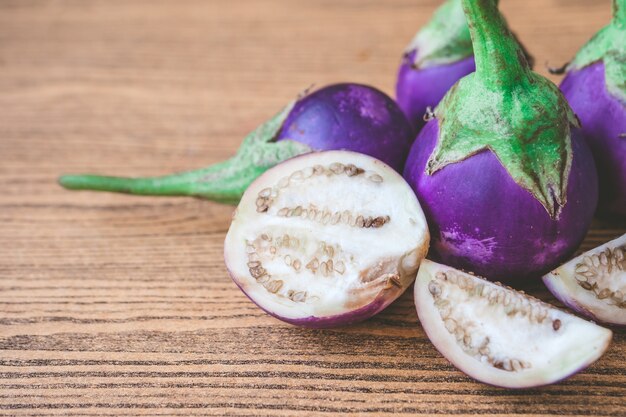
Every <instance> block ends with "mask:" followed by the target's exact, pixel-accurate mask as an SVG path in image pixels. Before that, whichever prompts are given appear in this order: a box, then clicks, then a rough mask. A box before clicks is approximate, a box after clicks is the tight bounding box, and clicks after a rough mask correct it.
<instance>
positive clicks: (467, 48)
mask: <svg viewBox="0 0 626 417" xmlns="http://www.w3.org/2000/svg"><path fill="white" fill-rule="evenodd" d="M413 51H416V53H415V56H414V57H413V62H412V65H413V67H414V68H428V67H433V66H437V65H445V64H452V63H454V62H458V61H460V60H462V59H465V58H468V57H470V56H472V39H471V38H470V33H469V28H468V27H467V21H466V20H465V15H464V14H463V8H462V7H461V0H447V1H446V2H445V3H444V4H443V5H441V6H440V7H439V8H438V9H437V10H436V11H435V13H434V15H433V17H432V18H431V20H430V21H429V22H428V23H427V24H426V25H425V26H424V27H423V28H422V29H421V30H420V31H419V32H417V34H416V35H415V37H414V38H413V40H411V43H410V44H409V46H408V47H407V48H406V50H405V53H406V54H407V55H408V54H410V53H412V52H413Z"/></svg>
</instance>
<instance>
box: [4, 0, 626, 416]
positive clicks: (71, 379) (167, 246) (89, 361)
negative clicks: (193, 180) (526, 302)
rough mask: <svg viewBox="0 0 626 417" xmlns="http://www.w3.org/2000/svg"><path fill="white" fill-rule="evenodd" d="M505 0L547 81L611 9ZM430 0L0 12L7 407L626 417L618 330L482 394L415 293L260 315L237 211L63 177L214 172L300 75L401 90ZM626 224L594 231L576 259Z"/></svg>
mask: <svg viewBox="0 0 626 417" xmlns="http://www.w3.org/2000/svg"><path fill="white" fill-rule="evenodd" d="M501 3H502V8H503V10H504V12H505V13H506V15H507V16H508V17H509V21H510V22H511V25H512V26H513V27H514V29H515V31H516V32H517V33H518V35H519V36H520V37H521V38H522V39H523V40H524V41H525V43H526V45H527V46H528V47H529V48H530V50H531V51H532V52H533V54H534V55H535V57H536V58H537V62H538V70H539V72H541V73H542V74H545V73H546V71H545V70H544V68H543V64H544V62H546V61H549V62H550V63H551V64H553V65H557V64H561V63H562V62H564V61H566V60H568V59H569V58H570V57H571V56H572V55H573V53H574V52H575V51H576V50H577V48H578V47H579V46H580V45H582V43H583V42H584V41H585V40H586V39H587V38H589V37H590V36H591V35H592V34H593V33H594V32H595V31H596V30H597V29H599V28H600V27H601V26H603V25H604V24H605V22H607V21H608V19H609V13H610V10H609V9H610V7H609V1H608V0H607V1H596V0H576V1H573V0H506V1H502V2H501ZM438 4H439V1H438V0H421V1H420V0H384V1H383V0H380V1H365V0H332V1H331V0H309V1H292V0H236V1H235V0H210V1H201V0H189V1H187V0H186V1H177V2H173V1H147V0H127V1H121V0H115V1H78V0H67V1H60V0H56V1H55V0H49V1H43V0H19V1H18V0H0V108H1V109H2V111H0V155H1V156H2V158H1V160H2V163H0V186H1V190H2V191H1V192H0V194H1V195H0V414H2V415H16V416H25V415H29V416H52V415H62V416H113V415H123V416H139V415H141V416H145V415H152V416H165V415H172V416H194V415H236V416H265V415H281V416H293V415H297V416H305V415H311V416H313V415H315V416H318V415H346V414H355V415H389V414H405V415H413V414H426V415H433V414H441V415H471V414H483V413H484V414H491V415H512V414H515V415H557V414H558V415H603V416H609V415H611V416H623V415H626V401H625V399H624V398H625V397H626V376H625V374H626V336H625V332H624V330H619V329H616V330H615V337H614V341H613V344H612V346H611V348H610V350H609V351H608V352H607V354H606V355H605V356H604V357H603V358H602V359H601V360H600V361H599V362H597V363H596V364H595V365H593V366H592V367H591V368H589V369H588V370H586V371H585V372H583V373H581V374H579V375H576V376H575V377H573V378H571V379H568V380H566V381H564V382H562V383H560V384H557V385H553V386H550V387H546V388H542V389H534V390H523V391H510V390H504V389H499V388H494V387H490V386H486V385H483V384H478V383H476V382H473V381H472V380H471V379H469V378H467V377H466V376H464V375H463V374H462V373H460V372H459V371H457V370H456V369H455V368H454V367H452V366H451V365H450V364H449V363H448V362H447V361H446V360H445V359H444V358H443V357H442V356H441V355H440V354H439V353H438V352H437V351H436V350H435V349H434V348H433V346H432V345H431V344H430V343H429V342H428V339H427V338H426V337H425V335H424V333H423V332H422V330H421V328H420V326H419V324H418V323H417V318H416V315H415V311H414V308H413V306H412V297H411V295H410V294H405V295H404V296H403V297H402V298H401V299H400V300H398V301H397V302H396V303H394V304H393V305H392V306H391V307H390V308H389V309H388V310H386V311H385V312H383V313H382V314H380V315H379V316H377V317H375V318H373V319H371V320H369V321H367V322H366V323H362V324H359V325H355V326H350V327H346V328H340V329H333V330H324V331H321V330H307V329H300V328H294V327H290V326H288V325H285V324H283V323H281V322H278V321H277V320H275V319H273V318H270V317H268V316H267V315H265V314H264V313H262V312H261V311H259V310H258V309H257V308H255V307H254V306H253V305H252V304H251V303H250V302H249V301H248V300H247V299H246V298H245V296H243V294H242V293H241V292H240V291H239V290H238V289H237V288H236V286H235V285H234V284H232V282H231V281H230V279H229V278H228V277H227V274H226V271H225V268H224V266H223V263H222V242H223V239H224V235H225V232H226V230H227V228H228V225H229V218H230V215H231V212H232V208H231V207H228V206H220V205H217V204H212V203H209V202H204V201H197V200H192V199H184V198H183V199H175V198H147V197H132V196H124V195H114V194H104V193H99V194H98V193H89V192H82V193H76V192H68V191H64V190H62V189H61V188H60V187H58V186H57V185H56V184H55V179H56V177H57V175H58V174H60V173H65V172H77V171H94V172H102V173H105V172H109V173H118V174H126V175H149V174H162V173H167V172H171V171H177V170H184V169H188V168H194V167H201V166H204V165H206V164H208V163H211V162H215V161H218V160H221V159H223V158H225V157H227V156H229V155H231V154H232V153H233V152H234V151H235V149H236V148H237V145H238V143H239V141H240V139H241V138H242V137H243V136H244V135H245V134H246V133H247V132H248V131H250V130H251V129H252V128H254V127H255V126H256V125H257V124H258V123H260V122H261V121H263V120H264V119H266V118H267V117H268V116H270V115H271V114H273V113H274V112H275V111H276V110H277V109H279V108H280V107H281V106H282V105H283V104H284V103H286V102H287V101H288V100H290V99H292V98H293V97H294V96H295V95H296V94H297V93H298V92H299V91H301V90H303V89H305V88H306V87H308V86H309V85H310V84H312V83H315V84H316V85H324V84H327V83H331V82H337V81H346V80H351V81H356V82H363V83H369V84H373V85H376V86H379V87H380V88H382V89H383V90H385V91H387V92H389V93H392V92H393V82H394V75H395V71H396V66H397V64H398V60H399V56H400V54H401V52H402V49H403V48H404V46H405V45H406V43H407V42H408V41H409V39H410V38H411V37H412V35H413V33H414V31H415V30H416V29H417V28H418V27H419V26H420V25H421V24H423V23H424V22H425V21H426V20H427V19H428V17H429V15H430V13H431V12H432V10H433V9H434V8H435V7H436V6H437V5H438ZM552 79H553V80H557V79H556V78H552ZM625 230H626V227H625V225H624V224H621V225H610V224H607V223H602V222H599V221H598V222H596V224H595V225H594V228H593V230H592V231H591V232H590V234H589V237H588V239H587V240H586V242H585V244H584V245H583V249H587V248H590V247H593V246H596V245H598V244H600V243H602V242H605V241H606V240H608V239H610V238H612V237H615V236H617V235H619V234H622V233H624V231H625ZM527 290H529V291H530V292H532V293H534V294H537V295H538V296H540V297H541V298H543V299H546V300H553V299H552V298H551V297H549V296H548V295H547V294H546V292H545V291H544V290H543V289H542V288H541V287H540V286H539V284H537V283H535V284H531V285H529V287H528V288H527Z"/></svg>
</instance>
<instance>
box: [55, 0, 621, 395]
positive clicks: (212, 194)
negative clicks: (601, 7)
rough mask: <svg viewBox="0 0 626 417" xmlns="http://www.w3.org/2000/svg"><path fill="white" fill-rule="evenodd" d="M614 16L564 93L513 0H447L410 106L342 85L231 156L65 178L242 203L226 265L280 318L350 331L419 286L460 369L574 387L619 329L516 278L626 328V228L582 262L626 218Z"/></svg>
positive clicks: (407, 62) (76, 184) (508, 383)
mask: <svg viewBox="0 0 626 417" xmlns="http://www.w3.org/2000/svg"><path fill="white" fill-rule="evenodd" d="M613 16H614V17H613V20H612V21H611V22H610V23H609V24H608V25H607V26H606V27H605V28H603V29H602V30H601V31H600V32H598V33H597V34H596V36H594V37H593V38H592V39H591V40H590V41H589V42H588V43H587V44H586V45H584V46H583V47H582V48H581V50H580V51H579V53H578V54H577V55H576V57H575V58H574V59H573V60H572V62H570V63H568V64H567V65H566V66H565V67H564V69H563V70H564V72H567V75H566V77H565V79H564V80H563V82H562V84H561V88H560V89H559V88H558V87H557V86H555V85H554V84H553V83H552V82H550V81H549V80H548V79H546V78H544V77H542V76H540V75H539V74H537V73H535V72H533V71H532V69H531V68H532V62H531V61H532V59H531V58H530V55H529V54H528V52H527V51H526V50H525V48H523V47H522V45H521V44H520V42H519V41H518V40H517V38H516V37H515V36H514V35H513V33H512V32H511V31H510V29H509V27H508V25H507V23H506V21H505V19H504V17H503V16H502V15H501V14H500V12H499V10H498V1H497V0H447V1H445V2H444V4H443V5H442V6H441V7H440V8H439V9H438V10H437V11H436V13H435V15H434V16H433V18H432V19H431V21H430V22H428V23H427V25H426V26H425V27H424V28H422V29H421V30H420V31H419V32H418V33H417V35H416V36H415V38H414V39H413V41H412V42H411V43H410V45H409V47H408V48H407V49H406V50H405V52H404V56H403V58H402V62H401V65H400V69H399V71H398V74H397V83H396V98H397V102H396V101H394V100H393V99H392V98H390V97H389V96H387V95H386V94H385V93H383V92H381V91H380V90H377V89H376V88H374V87H371V86H367V85H362V84H354V83H343V84H335V85H329V86H327V87H324V88H321V89H319V90H317V91H313V92H306V93H305V94H303V95H302V96H300V97H299V98H298V99H297V100H295V101H294V102H292V103H289V104H288V105H287V106H286V107H285V108H284V109H282V110H281V111H280V112H279V113H278V114H277V115H275V116H274V117H272V118H271V119H270V120H268V121H267V122H265V123H263V124H262V125H261V126H259V127H258V128H257V129H256V130H255V131H253V132H252V133H250V135H248V137H246V138H245V139H244V141H243V143H242V145H241V147H240V149H239V150H238V152H237V153H236V155H235V156H233V157H232V158H231V159H229V160H227V161H224V162H221V163H218V164H216V165H212V166H209V167H206V168H202V169H198V170H194V171H188V172H183V173H178V174H172V175H165V176H161V177H150V178H123V177H112V176H102V175H90V174H83V175H64V176H62V177H60V179H59V182H60V184H61V185H62V186H64V187H66V188H68V189H77V190H97V191H113V192H122V193H131V194H140V195H183V196H193V197H199V198H205V199H209V200H212V201H215V202H219V203H226V204H237V208H236V210H235V213H234V215H233V218H232V223H231V225H230V228H229V230H228V233H227V235H226V240H225V243H224V259H225V263H226V267H227V269H228V272H229V274H230V275H231V277H232V279H233V281H234V283H235V284H236V285H237V286H238V287H239V288H240V289H241V290H242V291H243V293H245V295H246V296H247V297H248V298H250V300H251V301H253V302H254V303H255V304H256V305H258V306H259V307H260V308H261V309H263V310H264V311H266V312H267V313H268V314H271V315H272V316H274V317H276V318H278V319H280V320H283V321H285V322H287V323H290V324H293V325H298V326H304V327H314V328H328V327H335V326H344V325H349V324H352V323H356V322H359V321H363V320H366V319H368V318H370V317H372V316H374V315H375V314H377V313H379V312H380V311H382V310H383V309H385V308H386V307H387V306H388V305H389V304H391V303H392V302H393V301H394V300H396V299H397V298H398V297H399V296H400V295H401V294H403V293H404V292H405V291H406V290H407V289H408V288H409V287H410V286H411V285H413V284H414V300H415V306H416V310H417V314H418V317H419V321H420V323H421V325H422V327H423V328H424V331H425V333H426V334H427V335H428V337H429V338H430V340H431V341H432V343H433V345H434V346H435V347H436V348H437V349H438V350H439V352H441V354H442V355H443V356H445V357H446V358H447V359H448V360H449V361H450V362H451V363H452V364H454V365H455V366H456V367H458V368H459V369H460V370H461V371H463V372H465V373H466V374H467V375H469V376H471V377H472V378H474V379H476V380H479V381H482V382H485V383H488V384H492V385H497V386H502V387H507V388H527V387H534V386H540V385H546V384H551V383H555V382H557V381H560V380H562V379H564V378H567V377H568V376H570V375H573V374H575V373H576V372H578V371H580V370H581V369H584V368H585V367H587V366H589V365H590V364H592V363H593V362H594V361H596V360H598V359H599V358H600V357H601V356H602V354H603V353H604V352H605V351H606V349H607V348H608V346H609V344H610V341H611V338H612V332H611V330H609V329H607V328H605V327H602V326H600V325H598V324H595V323H594V322H592V321H587V320H585V319H583V318H580V317H578V316H577V315H575V314H572V313H569V312H566V311H563V310H560V309H558V308H556V307H554V306H552V305H550V304H547V303H545V302H543V301H541V300H538V299H536V298H533V297H531V296H529V295H527V294H525V293H524V292H522V291H516V290H515V289H513V288H512V287H514V286H516V285H518V284H520V283H523V282H529V281H533V280H538V279H539V278H540V277H542V276H543V282H544V283H545V285H546V287H547V288H548V289H549V290H550V291H551V292H552V293H553V294H554V296H555V297H557V298H558V299H559V300H560V301H562V302H563V303H564V304H565V305H566V306H568V307H569V308H571V309H572V310H573V311H574V312H575V313H579V314H580V315H582V316H585V317H586V318H588V319H591V320H593V321H595V322H603V323H606V324H608V325H624V324H626V235H624V236H621V237H619V238H617V239H615V240H613V241H611V242H607V243H606V244H603V245H601V246H599V247H597V248H595V249H592V250H590V251H588V252H586V253H583V254H582V255H580V256H578V257H576V258H574V259H571V258H572V256H573V255H574V253H575V252H576V250H577V249H578V247H579V246H580V244H581V242H582V241H583V239H584V237H585V235H586V234H587V232H588V230H589V227H590V225H591V222H592V220H593V218H594V216H595V215H599V216H608V218H609V219H611V218H612V219H617V221H618V222H621V221H623V220H624V219H625V216H626V83H625V82H624V80H625V79H626V0H613ZM426 257H428V258H429V259H426ZM500 282H505V283H506V284H507V285H510V286H511V287H509V286H507V285H504V284H501V283H500Z"/></svg>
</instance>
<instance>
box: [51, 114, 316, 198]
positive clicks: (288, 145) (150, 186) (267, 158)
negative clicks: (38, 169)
mask: <svg viewBox="0 0 626 417" xmlns="http://www.w3.org/2000/svg"><path fill="white" fill-rule="evenodd" d="M294 103H295V102H292V103H290V104H289V105H287V106H286V107H285V108H284V109H283V110H282V111H281V112H279V113H278V114H276V115H275V116H274V117H272V118H271V119H270V120H268V121H266V122H265V123H263V124H261V125H260V126H259V127H258V128H256V129H255V130H254V131H253V132H252V133H250V134H249V135H248V136H246V138H245V139H244V141H243V143H242V144H241V147H240V148H239V150H238V151H237V154H236V155H235V156H233V157H232V158H230V159H228V160H226V161H223V162H220V163H217V164H215V165H211V166H208V167H206V168H202V169H198V170H194V171H187V172H181V173H178V174H172V175H165V176H162V177H144V178H126V177H112V176H105V175H91V174H84V175H63V176H61V177H60V178H59V184H61V185H62V186H63V187H65V188H67V189H70V190H93V191H111V192H116V193H126V194H137V195H155V196H191V197H198V198H205V199H208V200H212V201H216V202H218V203H224V204H237V203H238V202H239V200H240V199H241V196H242V195H243V193H244V191H245V190H246V188H248V186H249V185H250V183H252V181H254V180H255V179H256V178H257V177H258V176H259V175H261V174H262V173H263V172H265V171H267V170H268V169H269V168H271V167H273V166H275V165H277V164H279V163H281V162H282V161H284V160H286V159H289V158H293V157H294V156H297V155H301V154H303V153H307V152H311V150H312V149H311V148H310V147H308V146H306V145H304V144H302V143H298V142H294V141H292V140H281V141H275V139H276V136H277V134H278V132H280V129H281V128H282V125H283V123H284V121H285V119H286V118H287V115H288V114H289V112H290V111H291V109H292V108H293V105H294Z"/></svg>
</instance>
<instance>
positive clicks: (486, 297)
mask: <svg viewBox="0 0 626 417" xmlns="http://www.w3.org/2000/svg"><path fill="white" fill-rule="evenodd" d="M415 305H416V308H417V314H418V316H419V320H420V322H421V324H422V327H423V328H424V331H425V332H426V334H427V335H428V337H429V339H430V341H431V342H432V343H433V344H434V345H435V347H436V348H437V350H439V352H440V353H441V354H442V355H443V356H445V357H446V358H447V359H448V360H449V361H450V362H452V363H453V364H454V365H455V366H456V367H457V368H459V369H460V370H461V371H463V372H464V373H466V374H467V375H469V376H470V377H472V378H474V379H477V380H479V381H482V382H485V383H487V384H491V385H496V386H500V387H507V388H527V387H535V386H540V385H546V384H551V383H554V382H557V381H559V380H561V379H564V378H567V377H568V376H570V375H572V374H574V373H576V372H578V371H580V370H582V369H584V368H585V367H587V366H588V365H590V364H591V363H593V362H594V361H596V360H597V359H598V358H600V356H602V354H603V353H604V351H605V350H606V348H607V347H608V345H609V343H610V341H611V337H612V333H611V331H610V330H608V329H605V328H603V327H600V326H598V325H596V324H594V323H591V322H588V321H586V320H583V319H581V318H579V317H576V316H574V315H572V314H568V313H566V312H564V311H561V310H559V309H557V308H555V307H553V306H551V305H550V304H546V303H544V302H542V301H539V300H537V299H535V298H533V297H530V296H528V295H526V294H524V293H523V292H518V291H515V290H513V289H511V288H509V287H504V286H502V285H500V284H498V283H493V282H490V281H487V280H484V279H482V278H478V277H476V276H473V275H470V274H467V273H465V272H461V271H459V270H456V269H454V268H451V267H449V266H445V265H441V264H437V263H435V262H432V261H429V260H424V261H423V262H422V264H421V266H420V270H419V274H418V275H417V281H416V282H415Z"/></svg>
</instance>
